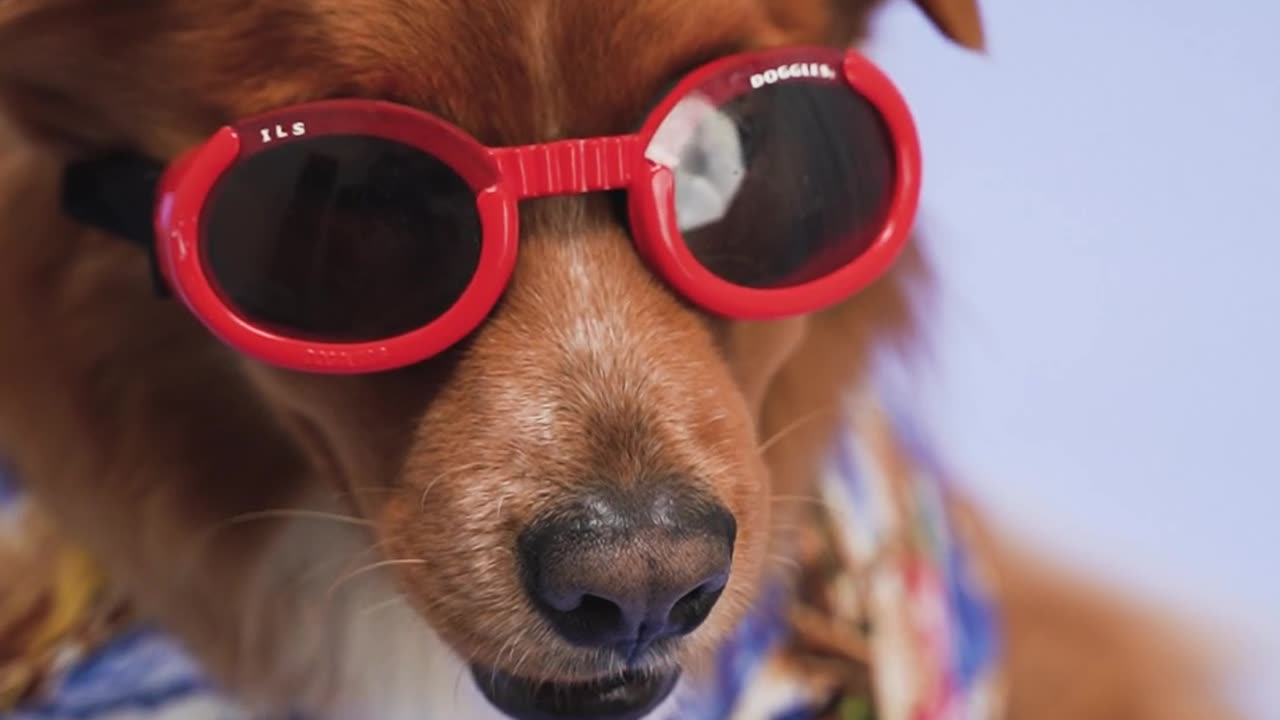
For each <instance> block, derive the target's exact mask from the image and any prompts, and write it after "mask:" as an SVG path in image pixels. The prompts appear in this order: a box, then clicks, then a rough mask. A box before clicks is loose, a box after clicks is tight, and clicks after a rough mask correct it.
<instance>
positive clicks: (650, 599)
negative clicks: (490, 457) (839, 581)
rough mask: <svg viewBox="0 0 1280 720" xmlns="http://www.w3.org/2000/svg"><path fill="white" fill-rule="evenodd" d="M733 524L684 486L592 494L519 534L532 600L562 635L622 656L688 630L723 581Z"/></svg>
mask: <svg viewBox="0 0 1280 720" xmlns="http://www.w3.org/2000/svg"><path fill="white" fill-rule="evenodd" d="M736 533H737V526H736V523H735V521H734V519H733V516H732V515H731V514H730V513H729V512H728V511H727V510H726V509H724V508H723V507H722V506H720V505H719V504H718V503H715V502H710V501H708V500H706V499H703V498H700V497H697V496H690V495H689V494H687V493H684V494H682V493H678V492H669V491H657V492H653V491H650V492H635V493H626V492H620V491H610V492H607V493H598V494H594V495H591V496H590V497H588V498H585V499H584V500H583V501H580V502H578V503H575V504H574V505H573V507H572V509H568V510H562V511H559V512H555V513H552V514H550V515H548V516H546V517H544V518H543V519H541V520H539V521H537V522H535V523H534V524H533V525H532V526H530V527H529V529H528V530H526V531H525V532H524V533H522V535H521V538H520V553H519V554H520V561H521V564H522V566H523V567H522V570H523V573H524V577H525V586H526V588H527V590H528V592H529V595H530V598H531V600H532V601H533V604H534V605H535V606H536V607H537V608H538V610H539V611H540V612H541V613H542V615H543V616H544V617H546V619H547V620H548V621H549V622H550V623H551V625H552V626H553V627H554V628H555V629H556V631H557V632H559V633H560V635H561V636H563V637H564V638H565V639H566V640H568V641H569V642H570V643H572V644H574V645H578V646H581V647H593V648H605V649H612V650H615V651H616V652H618V653H619V654H620V655H622V656H623V657H624V658H626V659H627V660H629V661H635V660H637V659H639V658H640V657H641V656H642V655H643V654H644V653H645V652H646V651H647V650H648V649H649V648H650V647H652V646H653V644H654V643H656V642H658V641H660V640H664V639H668V638H673V637H678V636H682V635H687V634H689V633H691V632H693V630H694V629H696V628H697V627H698V626H699V625H700V624H702V622H703V621H704V620H706V619H707V616H708V615H710V613H711V609H712V607H713V606H714V605H715V603H716V601H717V600H718V599H719V598H720V594H721V592H722V591H723V590H724V587H725V585H726V584H727V583H728V580H729V567H730V564H731V562H732V559H733V543H734V538H735V535H736Z"/></svg>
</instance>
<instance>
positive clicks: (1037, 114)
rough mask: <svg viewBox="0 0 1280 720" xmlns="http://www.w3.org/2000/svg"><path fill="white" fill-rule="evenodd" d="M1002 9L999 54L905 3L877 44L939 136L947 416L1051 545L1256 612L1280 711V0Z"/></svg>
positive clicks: (927, 132)
mask: <svg viewBox="0 0 1280 720" xmlns="http://www.w3.org/2000/svg"><path fill="white" fill-rule="evenodd" d="M983 7H984V9H985V16H986V21H987V22H986V25H987V30H988V38H989V53H988V54H987V55H986V56H979V55H970V54H966V53H964V52H962V51H960V50H958V49H956V48H954V47H952V46H949V45H948V44H946V43H944V42H943V41H941V40H940V39H939V38H938V36H936V35H935V34H934V33H933V32H932V30H931V29H930V27H929V26H928V24H927V22H926V21H925V20H924V19H923V16H922V15H921V14H920V13H918V12H917V11H916V10H915V8H913V7H912V4H911V3H909V2H906V1H905V0H895V2H893V3H890V7H889V8H888V9H887V10H886V11H885V12H884V13H883V14H882V15H881V16H880V18H879V22H878V27H877V34H876V37H877V42H876V44H875V45H873V46H872V49H871V52H872V54H873V55H874V56H875V57H876V58H877V60H879V61H880V63H881V64H882V65H883V66H884V67H885V68H886V69H887V70H888V72H889V73H890V74H891V75H892V76H893V77H894V78H895V80H897V82H898V83H899V84H900V86H901V87H902V89H903V91H904V93H905V94H906V95H907V97H908V100H909V102H911V104H912V105H913V107H914V109H915V111H916V115H917V119H918V122H919V125H920V130H921V134H922V139H923V143H924V157H925V178H926V180H925V183H926V185H925V188H926V189H925V198H924V214H923V216H922V219H921V222H922V227H923V229H924V230H925V231H926V234H927V237H928V242H929V246H930V249H931V251H932V254H933V256H934V257H935V258H936V260H937V266H938V268H939V276H940V280H941V283H942V294H941V304H942V309H943V311H942V313H941V316H940V318H939V321H938V322H937V323H936V326H935V327H934V328H933V330H934V336H935V338H936V339H937V345H936V347H937V350H938V355H937V362H936V363H935V364H934V372H933V374H932V376H931V377H930V380H929V383H928V387H927V391H926V392H924V393H923V395H924V396H925V397H926V398H927V405H928V406H929V407H930V408H931V410H932V417H931V420H932V424H933V426H934V432H935V434H937V435H939V436H940V437H941V440H942V442H943V444H944V446H945V448H946V449H947V451H948V452H949V453H950V455H951V459H952V460H954V461H955V462H956V464H957V465H958V467H959V468H960V469H961V470H962V471H963V472H964V473H965V474H966V476H967V478H968V479H969V480H970V481H971V482H972V484H973V485H974V486H975V487H976V488H977V489H978V491H979V492H980V493H981V495H982V496H983V498H984V500H985V501H986V502H987V503H988V504H989V505H991V506H992V507H994V508H995V509H996V512H997V513H998V515H999V516H1000V517H1001V518H1002V519H1003V520H1005V521H1006V522H1007V523H1010V524H1011V525H1013V526H1014V527H1015V528H1017V529H1020V530H1021V531H1023V532H1025V533H1028V534H1029V536H1030V537H1031V538H1032V539H1033V540H1035V541H1036V542H1037V543H1039V544H1041V545H1044V546H1047V547H1049V548H1052V549H1053V550H1055V551H1057V552H1060V553H1062V554H1064V555H1065V556H1066V557H1067V558H1069V559H1072V560H1075V561H1076V562H1077V563H1078V564H1082V565H1084V566H1086V567H1090V568H1094V569H1096V570H1098V571H1101V572H1106V573H1108V574H1110V575H1111V576H1113V577H1116V578H1120V579H1123V580H1124V581H1125V582H1128V583H1130V584H1132V585H1133V586H1135V587H1138V588H1141V589H1142V590H1144V591H1145V592H1148V593H1150V594H1152V595H1155V596H1156V597H1162V598H1164V599H1165V600H1167V601H1169V602H1173V603H1176V604H1177V605H1178V606H1179V607H1183V608H1186V609H1188V610H1190V611H1192V612H1195V613H1197V615H1199V616H1201V617H1205V618H1210V617H1211V618H1216V619H1220V620H1223V621H1226V622H1229V623H1232V624H1233V626H1234V627H1235V628H1236V629H1237V632H1238V633H1239V637H1238V639H1237V641H1236V643H1235V644H1237V645H1238V647H1239V649H1240V650H1241V652H1244V653H1247V654H1248V655H1249V656H1250V657H1252V658H1255V659H1257V658H1263V657H1266V658H1268V662H1269V663H1271V664H1270V665H1266V666H1263V667H1262V668H1261V669H1259V677H1260V678H1266V679H1267V681H1264V682H1260V683H1258V686H1257V687H1254V688H1253V691H1254V692H1255V693H1256V694H1255V702H1256V703H1258V704H1259V705H1261V706H1263V707H1265V708H1267V710H1266V712H1265V713H1264V714H1262V715H1261V717H1269V718H1275V717H1280V618H1277V610H1280V559H1277V547H1278V546H1280V513H1278V510H1280V508H1277V505H1280V488H1278V487H1277V482H1278V481H1280V460H1278V459H1277V458H1278V457H1280V437H1278V436H1280V431H1278V423H1277V417H1278V416H1277V413H1280V379H1278V378H1277V375H1278V374H1280V321H1277V318H1276V313H1277V310H1280V283H1278V282H1277V280H1276V275H1277V273H1278V272H1280V176H1278V173H1280V139H1278V138H1280V38H1278V37H1277V28H1278V27H1280V3H1275V2H1269V1H1262V0H1259V1H1257V2H1245V1H1243V0H1235V1H1227V2H1217V3H1212V2H1204V0H1196V1H1194V2H1193V1H1190V0H1166V1H1164V2H1156V1H1154V0H1148V1H1140V0H1128V1H1126V2H1105V3H1104V2H1099V1H1094V2H1045V1H1043V0H1042V1H1040V2H1029V1H1028V0H1021V1H1019V0H985V1H984V2H983ZM1264 653H1265V654H1264ZM1258 694H1261V695H1263V696H1262V697H1257V695H1258Z"/></svg>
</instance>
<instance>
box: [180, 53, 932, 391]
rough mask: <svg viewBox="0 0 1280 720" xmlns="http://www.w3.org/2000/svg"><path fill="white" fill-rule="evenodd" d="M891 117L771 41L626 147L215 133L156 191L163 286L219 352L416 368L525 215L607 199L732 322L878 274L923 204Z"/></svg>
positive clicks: (292, 124) (385, 117) (496, 277)
mask: <svg viewBox="0 0 1280 720" xmlns="http://www.w3.org/2000/svg"><path fill="white" fill-rule="evenodd" d="M919 186H920V149H919V143H918V139H917V137H916V131H915V128H914V125H913V122H912V119H911V115H910V112H909V111H908V109H907V106H906V104H905V102H904V101H903V99H902V97H901V96H900V95H899V93H898V92H897V90H896V89H895V88H894V86H893V84H892V83H891V82H890V81H889V79H888V78H887V77H886V76H885V75H884V74H883V73H881V72H880V71H879V70H878V69H877V68H876V67H875V66H874V65H872V64H871V63H870V62H869V61H868V60H867V59H865V58H864V57H862V56H861V55H858V54H856V53H853V52H844V51H838V50H829V49H818V48H788V49H776V50H765V51H759V52H749V53H745V54H740V55H734V56H732V57H727V58H723V59H720V60H717V61H715V62H712V63H710V64H708V65H706V66H704V67H702V68H700V69H698V70H696V71H694V72H693V73H691V74H689V75H688V76H687V77H685V78H684V79H683V80H682V81H681V82H680V83H679V84H678V85H676V86H675V88H674V89H673V90H672V91H671V92H670V93H669V94H668V95H667V96H666V98H665V99H664V100H663V101H662V102H661V104H659V105H658V106H657V107H656V109H654V110H653V111H652V112H651V113H650V114H649V116H648V118H647V120H646V121H645V123H644V125H643V127H642V128H641V129H640V131H639V132H637V133H635V134H633V135H621V136H613V137H598V138H589V139H581V140H563V141H557V142H549V143H543V144H538V145H529V146H522V147H501V148H490V147H485V146H484V145H482V144H480V143H479V142H478V141H477V140H475V139H474V138H472V137H471V136H469V135H467V134H466V133H465V132H463V131H462V130H460V129H459V128H457V127H454V126H453V125H450V124H449V123H447V122H445V121H443V120H441V119H440V118H437V117H435V116H433V115H430V114H428V113H425V112H422V111H419V110H416V109H413V108H409V107H405V106H401V105H396V104H391V103H386V102H378V101H369V100H336V101H324V102H316V103H309V104H303V105H296V106H293V107H288V108H284V109H281V110H276V111H273V112H268V113H266V114H263V115H260V116H257V117H254V118H252V119H249V120H246V121H244V122H241V123H238V124H236V125H234V126H229V127H225V128H223V129H222V130H220V131H219V132H218V133H216V134H215V135H214V136H213V137H212V138H211V139H209V140H208V141H207V142H205V143H204V144H203V145H201V146H200V147H198V148H195V149H194V150H192V151H190V152H188V153H187V154H185V155H184V156H183V157H182V158H180V159H179V160H178V161H176V162H174V163H173V164H172V165H170V167H169V168H168V170H167V171H166V172H165V174H164V176H163V178H162V179H161V180H160V183H159V193H158V197H159V201H158V207H157V209H156V212H155V215H154V224H155V231H156V235H157V239H156V247H155V253H156V258H157V261H158V263H159V268H160V271H161V273H162V275H163V277H164V279H165V280H167V281H168V284H169V286H170V287H171V288H172V289H173V290H174V292H175V293H176V294H177V295H178V296H179V297H180V298H181V299H182V300H183V301H184V302H185V303H186V304H187V306H188V307H189V308H190V309H191V311H192V312H193V313H195V315H196V316H197V317H198V318H199V319H200V320H201V321H203V322H204V323H205V324H206V325H207V326H208V327H209V328H210V330H212V331H213V333H215V334H216V335H217V336H218V337H219V338H221V339H222V340H223V341H225V342H226V343H228V344H229V345H231V346H232V347H234V348H236V349H238V350H240V351H242V352H244V353H246V354H248V355H250V356H252V357H255V358H258V359H260V360H263V361H265V362H268V363H272V364H275V365H280V366H284V367H286V368H291V369H296V370H305V371H312V372H329V373H358V372H374V371H380V370H387V369H391V368H396V367H402V366H406V365H410V364H413V363H417V362H420V361H422V360H425V359H427V358H430V357H432V356H433V355H436V354H437V353H440V352H441V351H443V350H445V349H447V348H449V347H450V346H452V345H454V344H455V343H457V342H458V341H459V340H461V339H462V338H464V337H465V336H467V335H468V334H469V333H470V332H472V331H473V330H475V329H476V327H477V326H479V325H480V324H481V323H482V322H483V321H484V319H485V317H486V316H487V315H488V314H489V313H490V311H491V310H492V309H493V307H494V305H495V304H496V303H497V301H498V299H499V297H500V296H501V294H502V292H503V290H504V288H505V287H506V285H507V282H508V280H509V279H510V277H511V273H512V269H513V268H514V267H515V263H516V253H517V249H518V248H517V245H518V242H517V240H518V237H519V231H518V218H519V212H518V204H519V202H520V201H521V200H526V199H530V198H539V197H547V196H552V195H569V194H579V193H591V192H600V191H610V190H625V191H626V193H627V197H628V209H629V214H630V230H631V235H632V236H633V238H634V242H635V245H636V249H637V251H638V253H639V254H640V256H641V257H642V258H644V260H645V261H646V262H647V263H648V265H649V267H651V268H652V269H653V271H654V272H655V273H657V274H658V275H659V276H661V277H662V278H663V279H664V280H665V281H666V282H667V284H668V285H669V286H670V287H671V288H673V289H674V290H675V291H676V292H677V293H678V294H679V295H681V296H683V297H684V298H685V299H687V300H688V301H690V302H691V303H692V304H694V305H696V306H698V307H700V308H702V309H704V310H705V311H707V312H709V313H712V314H716V315H720V316H725V317H728V318H735V319H744V320H763V319H769V318H777V317H783V316H789V315H796V314H802V313H809V312H814V311H817V310H820V309H822V308H824V307H827V306H830V305H832V304H833V303H837V302H839V301H841V300H844V299H846V298H848V297H850V296H852V295H853V294H854V293H856V292H857V291H858V290H860V289H861V288H863V287H864V286H866V285H867V284H868V283H870V282H871V281H873V280H874V279H876V278H877V277H879V276H880V275H881V274H883V273H884V272H885V270H886V269H887V268H888V267H889V266H890V264H891V263H892V262H893V260H894V258H895V257H896V256H897V254H898V253H899V251H900V250H901V248H902V247H903V245H904V244H905V242H906V239H907V235H908V232H909V230H910V227H911V225H912V222H913V220H914V216H915V212H916V206H917V201H918V196H919V190H920V187H919Z"/></svg>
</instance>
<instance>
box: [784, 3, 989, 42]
mask: <svg viewBox="0 0 1280 720" xmlns="http://www.w3.org/2000/svg"><path fill="white" fill-rule="evenodd" d="M913 1H914V2H915V4H916V5H917V6H918V7H919V8H920V9H921V10H923V11H924V13H925V15H927V16H928V17H929V19H930V20H932V21H933V24H934V25H935V26H936V27H937V28H938V29H939V30H941V31H942V33H943V34H944V35H946V36H947V37H948V38H950V39H951V40H953V41H955V42H956V43H959V44H960V45H963V46H964V47H967V48H969V49H971V50H981V49H982V48H983V41H984V38H983V31H982V13H981V12H980V11H979V10H978V0H913ZM883 4H884V2H883V0H765V6H766V8H767V9H768V12H769V16H770V17H771V19H772V20H773V21H774V23H775V24H776V25H777V26H778V27H780V28H782V29H783V30H784V31H786V32H788V33H789V34H791V36H792V38H794V39H797V40H801V39H803V40H804V41H811V40H822V41H825V42H828V43H836V44H847V43H856V42H858V41H860V40H862V39H863V38H864V37H865V36H866V34H867V24H868V21H869V20H870V17H871V15H872V13H873V12H874V11H875V10H876V9H877V8H879V7H880V6H882V5H883Z"/></svg>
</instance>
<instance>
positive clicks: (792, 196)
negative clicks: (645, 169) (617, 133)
mask: <svg viewBox="0 0 1280 720" xmlns="http://www.w3.org/2000/svg"><path fill="white" fill-rule="evenodd" d="M646 156H647V157H649V158H650V159H651V160H653V161H655V162H658V163H661V164H663V165H666V166H667V167H670V168H671V169H672V172H673V175H674V177H675V206H676V208H675V209H676V219H677V222H678V224H679V227H680V230H681V233H682V234H683V235H684V239H685V242H686V244H687V245H688V247H689V250H690V251H691V252H692V253H693V255H694V257H695V258H697V260H698V261H699V262H700V263H702V265H703V266H705V267H706V268H707V269H708V270H710V271H711V272H712V273H714V274H715V275H717V276H719V277H721V278H723V279H725V280H727V281H729V282H732V283H734V284H737V285H742V286H745V287H752V288H777V287H787V286H793V285H800V284H803V283H806V282H810V281H812V280H815V279H818V278H821V277H823V276H825V275H828V274H830V273H832V272H834V271H836V270H838V269H840V268H842V267H844V266H845V265H847V264H849V263H850V262H852V261H853V260H855V259H856V258H857V257H858V256H859V255H861V254H862V253H863V252H865V251H866V250H867V248H868V247H869V246H870V245H871V243H872V242H873V241H874V239H875V236H876V235H877V234H878V232H879V231H880V229H881V227H882V225H883V223H884V221H885V217H886V214H887V210H888V203H889V201H890V199H891V194H892V187H893V182H894V173H895V168H894V160H893V143H892V139H891V136H890V134H889V131H888V129H887V127H886V126H885V123H884V121H883V119H882V118H881V117H880V114H879V113H878V112H877V111H876V109H875V107H874V106H872V105H871V103H870V102H868V101H867V100H866V99H865V98H863V97H862V96H860V95H858V94H857V93H855V92H853V91H852V90H851V89H850V88H849V87H848V85H846V84H844V83H843V82H841V81H839V80H836V81H831V80H828V79H826V78H796V79H792V80H790V81H787V82H779V83H776V84H772V85H765V86H763V87H760V88H758V89H754V90H752V91H750V92H748V93H746V94H745V95H741V96H739V97H737V98H734V99H732V100H730V101H728V102H726V103H721V104H719V105H714V104H713V103H711V102H710V101H709V100H708V98H707V95H706V94H703V93H699V92H694V93H691V94H689V95H688V96H686V97H685V98H683V99H682V100H681V101H680V102H679V103H678V104H677V105H676V107H675V108H674V109H673V110H672V112H671V113H670V114H669V115H668V116H667V117H666V118H665V119H664V120H663V122H662V124H661V125H660V127H659V128H658V130H657V131H656V133H655V134H654V137H653V140H652V142H651V143H650V146H649V148H648V149H647V151H646Z"/></svg>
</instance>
